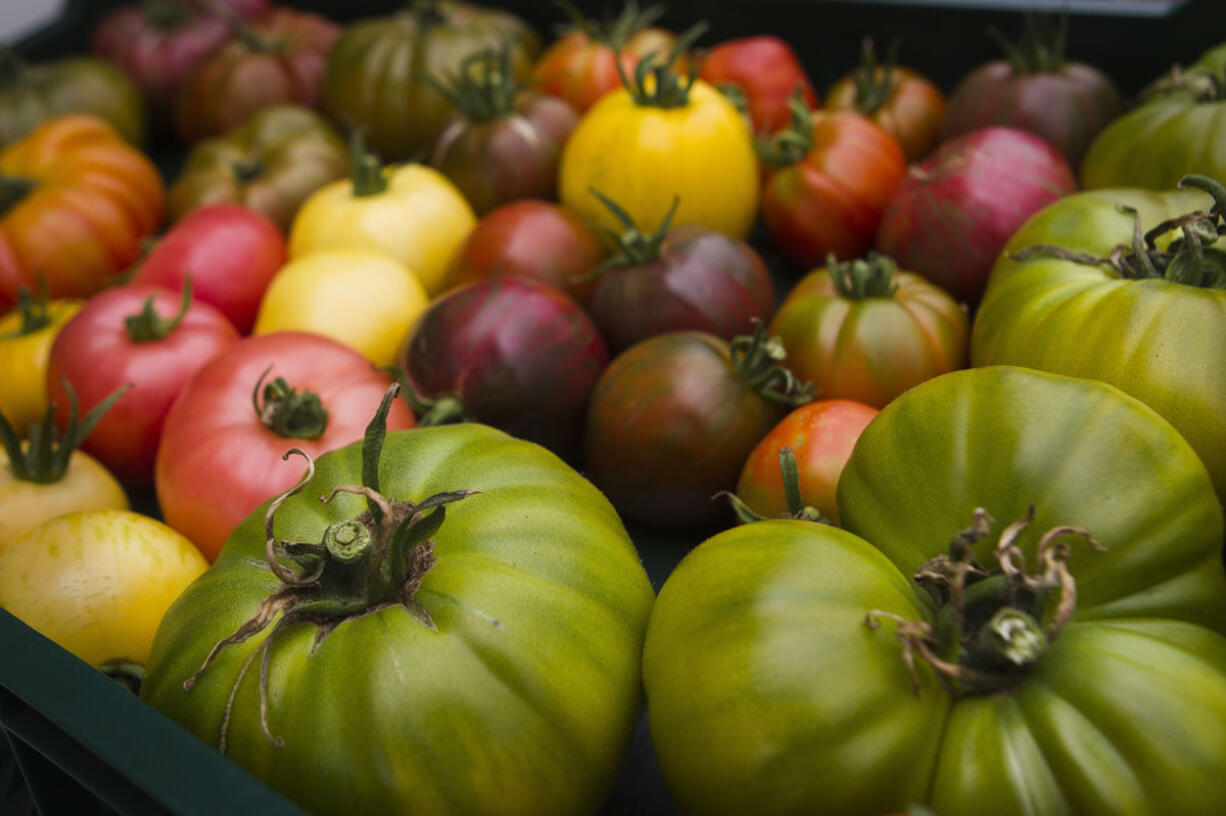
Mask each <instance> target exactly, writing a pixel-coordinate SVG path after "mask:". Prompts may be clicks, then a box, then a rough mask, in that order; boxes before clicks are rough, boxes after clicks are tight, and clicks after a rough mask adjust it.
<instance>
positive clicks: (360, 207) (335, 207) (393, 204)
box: [289, 164, 477, 295]
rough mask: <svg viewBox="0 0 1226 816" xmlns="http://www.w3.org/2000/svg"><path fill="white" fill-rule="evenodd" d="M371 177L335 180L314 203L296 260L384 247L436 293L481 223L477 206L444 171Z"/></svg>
mask: <svg viewBox="0 0 1226 816" xmlns="http://www.w3.org/2000/svg"><path fill="white" fill-rule="evenodd" d="M375 173H376V175H375V176H374V177H373V178H371V177H370V176H369V175H368V176H367V177H366V178H363V177H361V176H360V175H355V178H354V179H345V180H341V181H335V182H333V183H331V184H329V185H327V186H325V187H323V188H322V189H320V190H319V191H318V192H316V193H315V194H314V195H312V196H311V197H310V198H309V199H307V201H306V203H305V204H304V205H303V206H302V209H300V210H299V211H298V215H297V216H296V217H295V218H294V223H293V226H292V227H291V228H290V234H289V255H290V257H291V258H298V257H301V256H303V255H306V254H308V253H314V252H319V251H321V250H329V249H377V250H381V251H383V252H386V253H388V254H389V255H391V256H393V257H394V258H396V259H397V260H398V261H400V262H401V263H403V264H404V265H405V266H407V267H408V268H409V269H412V270H413V271H414V272H415V273H416V274H417V276H418V277H419V278H420V279H421V282H422V284H424V285H425V287H426V291H427V292H429V293H430V294H432V295H433V294H438V293H439V292H440V291H442V289H443V283H444V279H445V278H446V276H447V268H448V266H450V264H451V261H452V259H453V258H454V257H455V255H456V253H457V252H459V250H460V247H461V245H462V244H463V243H464V239H465V238H467V237H468V233H469V232H471V231H472V228H473V227H474V226H476V224H477V218H476V216H475V215H474V214H473V210H472V207H470V206H469V205H468V202H467V201H466V200H465V199H464V196H463V195H462V194H461V193H460V191H459V190H458V189H456V186H455V185H454V184H452V183H451V182H450V181H448V180H447V177H446V176H444V175H443V174H442V173H439V172H438V171H437V170H434V169H432V168H429V167H424V166H422V165H420V164H409V165H404V166H401V167H392V168H388V169H386V170H376V171H375Z"/></svg>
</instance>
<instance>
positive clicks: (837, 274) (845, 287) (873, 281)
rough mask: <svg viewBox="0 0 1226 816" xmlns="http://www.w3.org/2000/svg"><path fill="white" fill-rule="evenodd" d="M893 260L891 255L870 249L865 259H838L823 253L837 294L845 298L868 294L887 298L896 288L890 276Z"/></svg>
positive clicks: (864, 296)
mask: <svg viewBox="0 0 1226 816" xmlns="http://www.w3.org/2000/svg"><path fill="white" fill-rule="evenodd" d="M895 268H896V264H895V263H894V261H893V259H891V258H889V257H887V256H885V255H882V254H880V253H878V252H874V251H872V250H870V251H869V253H868V259H867V260H860V259H857V260H853V261H847V262H846V263H839V262H838V261H837V260H836V259H835V257H834V255H833V253H832V254H830V255H827V256H826V272H827V273H828V274H829V275H830V281H831V282H832V283H833V284H834V289H835V291H836V292H838V294H839V297H842V298H846V299H847V300H867V299H869V298H883V299H887V300H888V299H890V298H892V297H894V293H895V292H897V291H898V283H897V282H896V281H895V279H894V270H895Z"/></svg>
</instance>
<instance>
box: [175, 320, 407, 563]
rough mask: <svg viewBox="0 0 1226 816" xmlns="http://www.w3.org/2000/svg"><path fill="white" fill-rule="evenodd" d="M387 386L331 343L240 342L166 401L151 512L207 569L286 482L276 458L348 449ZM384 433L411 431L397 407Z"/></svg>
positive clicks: (289, 471)
mask: <svg viewBox="0 0 1226 816" xmlns="http://www.w3.org/2000/svg"><path fill="white" fill-rule="evenodd" d="M389 382H390V379H389V378H388V376H387V375H386V374H383V373H382V372H380V371H376V370H375V369H374V368H373V367H372V366H371V364H370V361H369V360H367V359H366V358H365V357H363V356H362V355H361V354H359V353H357V352H356V351H354V350H352V349H350V348H349V347H347V346H344V345H342V344H340V343H338V342H336V341H335V340H331V339H329V338H327V337H321V336H319V335H314V334H306V333H302V332H276V333H274V334H267V335H263V336H260V337H249V338H245V339H243V340H240V341H239V342H237V343H235V344H234V345H232V346H230V348H228V349H227V350H226V351H224V352H222V353H221V354H219V355H218V356H217V357H215V358H214V359H213V360H212V361H211V362H210V363H208V364H207V365H206V366H204V368H202V369H201V370H200V371H199V372H197V374H196V376H195V377H193V378H192V380H191V382H190V383H188V385H187V388H185V389H184V390H183V393H182V394H181V395H180V397H179V399H178V400H176V401H175V404H174V406H173V407H172V408H171V409H170V413H169V414H168V415H167V416H166V423H165V426H164V428H163V431H162V444H161V445H160V446H159V448H158V455H157V465H156V485H157V496H158V505H159V506H160V507H161V509H162V515H163V517H164V518H165V519H166V523H167V524H169V525H170V526H171V527H174V528H175V529H176V530H178V531H179V532H181V533H183V534H184V535H185V536H187V537H188V538H189V539H191V540H192V543H194V544H195V545H196V546H197V547H199V548H200V551H201V552H203V553H204V554H205V556H206V557H207V558H208V559H209V560H210V561H211V560H213V559H215V558H216V557H217V553H218V552H220V551H221V545H222V544H223V543H225V540H226V536H228V535H229V534H230V531H231V530H233V529H234V527H235V525H237V524H238V523H239V522H240V521H242V519H243V517H244V516H246V515H247V514H248V513H250V512H251V511H252V510H253V509H254V508H255V507H256V506H257V505H259V503H260V502H262V501H264V500H265V499H267V498H269V497H270V496H273V495H275V494H276V493H277V492H279V491H283V490H285V489H286V488H288V487H289V486H290V485H292V484H293V483H294V480H295V479H296V478H297V473H298V471H297V468H295V467H293V466H291V465H288V464H286V463H285V462H284V461H283V460H282V458H281V456H282V454H284V453H285V451H286V450H288V449H289V448H293V447H297V448H301V449H302V450H305V451H307V452H308V453H311V454H312V455H318V454H320V453H323V452H324V451H328V450H332V449H333V448H338V447H340V446H341V445H344V444H347V443H349V442H352V441H353V440H354V439H357V438H358V437H360V436H361V435H362V429H363V428H364V427H365V424H366V421H367V420H368V419H369V418H370V415H371V413H372V412H373V411H374V407H375V406H376V405H378V404H379V399H380V397H381V395H382V394H383V391H384V389H386V388H387V386H388V383H389ZM389 424H390V427H393V428H411V427H413V424H414V423H413V414H412V412H410V411H409V409H408V407H407V406H405V405H404V404H402V403H400V402H397V403H396V404H395V405H394V406H393V407H392V410H391V415H390V418H389Z"/></svg>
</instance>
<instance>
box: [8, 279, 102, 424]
mask: <svg viewBox="0 0 1226 816" xmlns="http://www.w3.org/2000/svg"><path fill="white" fill-rule="evenodd" d="M17 297H18V301H17V308H16V309H14V310H13V311H11V312H9V313H8V314H6V315H4V316H3V317H0V371H3V372H4V376H3V377H2V378H0V416H3V417H5V418H6V419H8V421H9V423H10V424H11V425H12V426H13V430H14V431H15V432H16V433H17V435H18V436H22V435H24V434H25V432H26V430H27V429H28V428H29V427H30V426H31V425H33V424H34V423H35V422H38V420H39V419H41V418H42V416H43V414H44V413H45V412H46V410H47V358H48V357H49V356H50V355H51V343H52V342H53V341H54V340H55V336H56V335H57V334H59V331H60V329H61V328H63V326H64V324H65V323H67V322H68V319H69V318H70V317H72V316H73V315H74V314H76V313H77V310H78V309H80V308H81V304H82V303H84V301H82V300H79V299H77V298H64V299H61V300H50V301H49V300H47V295H46V291H45V288H44V291H43V292H40V293H39V294H38V295H32V294H30V290H29V289H27V288H25V287H24V286H23V287H21V288H20V289H18V292H17Z"/></svg>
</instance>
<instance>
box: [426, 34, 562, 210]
mask: <svg viewBox="0 0 1226 816" xmlns="http://www.w3.org/2000/svg"><path fill="white" fill-rule="evenodd" d="M436 81H441V82H442V83H444V84H442V85H440V87H443V88H445V89H446V90H447V93H448V96H449V97H451V99H452V100H453V102H454V103H455V105H456V114H455V116H454V117H453V118H452V120H451V121H450V123H449V124H448V125H447V127H446V128H445V129H444V130H443V132H442V134H440V135H439V138H438V141H437V142H435V144H434V150H433V152H432V153H431V156H430V164H432V165H433V166H434V167H437V168H438V169H439V170H440V171H441V172H442V173H443V175H445V176H447V178H449V179H451V180H452V182H454V183H455V185H456V186H457V187H458V188H459V189H460V192H461V193H463V194H464V197H465V198H466V199H468V202H469V203H470V204H472V206H473V209H474V210H476V211H477V214H478V215H484V214H486V213H488V212H489V211H490V210H492V209H494V208H495V207H497V206H499V205H500V204H506V203H508V202H511V201H515V200H517V199H522V198H549V199H553V198H557V191H558V161H559V160H560V159H561V156H562V145H564V144H565V143H566V140H567V139H568V138H569V137H570V134H571V131H573V130H574V129H575V123H576V122H578V115H577V114H576V113H575V109H574V108H572V107H571V106H570V105H569V104H568V103H567V102H566V101H564V100H562V99H559V98H557V97H556V96H549V95H547V94H542V93H537V92H535V91H533V90H529V89H527V88H526V87H523V86H520V85H519V84H518V83H517V82H516V81H515V78H514V76H513V75H512V72H511V53H510V51H509V50H508V49H506V48H503V49H501V50H499V51H495V50H482V51H477V52H476V53H474V54H470V55H469V56H467V57H465V58H464V60H463V61H462V62H461V63H460V67H459V70H458V71H457V73H456V74H455V75H454V76H453V77H449V78H443V79H441V80H436Z"/></svg>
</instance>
